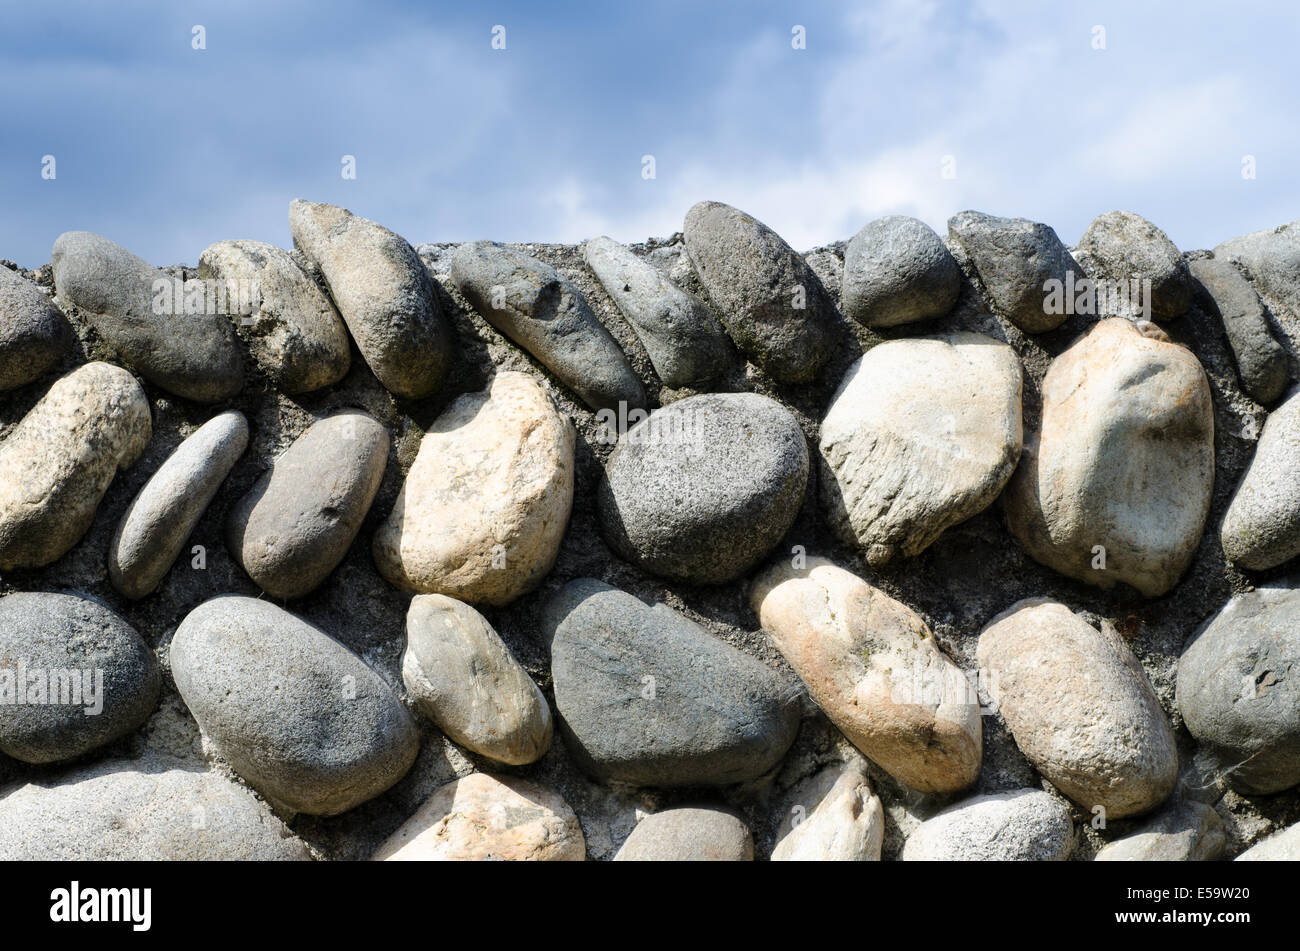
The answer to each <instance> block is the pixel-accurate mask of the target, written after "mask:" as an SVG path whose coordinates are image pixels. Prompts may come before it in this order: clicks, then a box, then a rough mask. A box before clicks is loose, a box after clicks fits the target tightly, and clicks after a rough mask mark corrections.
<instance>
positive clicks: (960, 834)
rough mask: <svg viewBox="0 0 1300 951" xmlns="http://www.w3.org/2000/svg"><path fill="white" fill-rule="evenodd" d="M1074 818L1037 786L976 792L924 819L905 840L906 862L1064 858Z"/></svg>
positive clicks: (1071, 839)
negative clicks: (970, 796)
mask: <svg viewBox="0 0 1300 951" xmlns="http://www.w3.org/2000/svg"><path fill="white" fill-rule="evenodd" d="M1073 851H1074V823H1073V822H1072V821H1071V819H1070V810H1069V809H1067V808H1066V806H1065V804H1064V803H1062V802H1061V801H1060V800H1058V799H1055V798H1053V797H1052V796H1051V795H1050V794H1048V793H1045V792H1042V791H1041V790H1037V789H1018V790H1015V791H1013V792H1002V793H992V794H990V795H987V796H975V797H973V798H971V799H966V800H964V801H962V802H959V803H957V804H956V805H955V806H951V807H949V808H948V809H945V810H944V811H943V812H941V813H939V814H938V815H937V816H935V817H934V818H932V819H927V820H926V821H925V822H922V823H921V824H920V825H919V826H917V827H916V829H915V830H914V831H913V832H912V834H911V835H909V836H908V837H907V841H906V842H905V843H903V854H902V858H903V861H905V862H918V861H919V862H1063V861H1065V860H1066V859H1068V858H1069V857H1070V853H1071V852H1073Z"/></svg>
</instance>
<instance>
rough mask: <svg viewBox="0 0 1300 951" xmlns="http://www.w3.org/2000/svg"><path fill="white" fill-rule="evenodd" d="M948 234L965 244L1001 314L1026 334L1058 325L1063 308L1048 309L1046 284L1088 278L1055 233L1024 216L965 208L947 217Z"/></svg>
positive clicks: (1050, 328) (967, 254) (986, 289)
mask: <svg viewBox="0 0 1300 951" xmlns="http://www.w3.org/2000/svg"><path fill="white" fill-rule="evenodd" d="M948 237H949V238H950V239H952V240H953V241H954V242H956V243H957V244H958V245H960V246H961V249H962V251H964V252H965V254H966V256H967V257H968V258H969V260H970V263H971V266H972V267H974V269H975V273H976V274H977V275H978V276H979V279H980V282H981V283H982V284H983V285H984V290H985V292H986V293H987V294H988V296H989V299H990V300H991V301H992V302H993V305H994V306H995V307H997V309H998V310H999V312H1000V313H1001V314H1002V316H1004V317H1006V318H1007V319H1008V320H1010V321H1011V322H1012V323H1013V324H1015V325H1016V326H1017V327H1019V328H1020V329H1021V330H1023V331H1024V332H1025V333H1042V332H1044V331H1047V330H1053V329H1055V328H1056V327H1059V326H1060V325H1061V323H1062V322H1063V321H1064V320H1065V317H1066V314H1065V312H1064V310H1062V311H1061V312H1060V313H1048V309H1047V307H1046V306H1045V305H1046V299H1047V298H1046V295H1047V293H1048V291H1047V289H1046V288H1045V287H1044V285H1045V284H1046V283H1047V282H1048V281H1060V282H1061V284H1062V285H1064V284H1065V282H1066V281H1067V280H1068V279H1069V278H1068V275H1069V274H1070V272H1073V273H1074V276H1075V278H1076V280H1077V279H1080V278H1082V277H1083V276H1084V272H1083V271H1082V269H1080V267H1079V265H1078V263H1077V262H1076V261H1075V260H1074V258H1073V257H1071V256H1070V252H1069V251H1068V250H1067V249H1066V247H1065V245H1063V244H1062V243H1061V239H1060V238H1058V237H1057V236H1056V232H1055V231H1053V230H1052V229H1051V228H1050V227H1048V226H1047V225H1045V224H1039V223H1038V222H1034V221H1029V220H1027V219H1025V218H997V217H994V216H993V215H986V214H983V213H982V212H978V211H963V212H960V213H959V214H956V215H953V216H952V217H951V218H949V219H948Z"/></svg>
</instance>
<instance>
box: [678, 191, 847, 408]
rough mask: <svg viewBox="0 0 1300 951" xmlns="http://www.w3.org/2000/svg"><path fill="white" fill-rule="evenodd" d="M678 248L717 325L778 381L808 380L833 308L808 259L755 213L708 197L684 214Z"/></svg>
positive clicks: (823, 348)
mask: <svg viewBox="0 0 1300 951" xmlns="http://www.w3.org/2000/svg"><path fill="white" fill-rule="evenodd" d="M683 232H684V236H685V239H686V253H687V254H688V255H690V259H691V264H692V265H693V266H694V268H695V272H696V273H697V274H698V275H699V277H700V283H701V284H702V285H703V286H704V290H705V291H706V292H707V293H708V295H709V298H710V299H711V300H712V302H713V304H714V305H715V306H716V307H717V308H718V312H719V316H721V318H722V324H723V326H724V327H726V329H727V333H728V334H729V335H730V336H731V339H732V340H734V341H735V342H736V345H737V346H738V347H740V349H741V350H742V351H744V353H745V355H746V356H748V357H749V358H750V359H751V360H753V362H754V363H756V364H757V365H758V366H760V367H762V368H763V370H765V371H766V372H767V373H768V374H769V375H770V376H771V377H772V378H773V379H775V380H777V381H778V382H781V383H809V382H811V381H812V380H814V379H816V377H817V374H818V373H820V372H821V369H822V367H823V366H825V365H826V362H827V360H829V359H830V356H831V352H832V350H834V348H835V346H836V343H837V338H838V336H839V333H840V329H839V314H838V313H837V312H836V310H835V304H834V302H833V301H832V300H831V297H830V295H829V294H828V293H827V292H826V288H825V287H823V286H822V282H821V280H820V279H819V278H818V277H817V275H816V274H815V273H814V272H813V270H812V268H811V267H809V266H808V263H807V262H806V261H805V260H804V259H803V258H802V257H800V256H799V255H798V254H796V253H795V251H794V250H793V249H792V248H791V247H790V245H788V244H786V243H785V242H784V241H783V240H781V236H780V235H778V234H777V233H776V232H775V231H773V230H772V229H771V228H769V227H768V226H767V225H765V224H763V223H762V222H761V221H759V220H757V219H756V218H752V217H750V216H749V215H747V214H745V213H744V212H743V211H740V210H739V209H737V208H732V207H731V206H730V205H724V204H722V203H721V202H716V201H702V202H700V203H698V204H696V205H694V206H692V207H691V210H690V211H688V212H687V213H686V224H685V225H684V227H683Z"/></svg>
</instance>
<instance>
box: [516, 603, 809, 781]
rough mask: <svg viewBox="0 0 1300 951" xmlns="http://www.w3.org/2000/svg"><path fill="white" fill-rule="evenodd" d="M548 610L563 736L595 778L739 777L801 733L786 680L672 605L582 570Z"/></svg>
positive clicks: (759, 768)
mask: <svg viewBox="0 0 1300 951" xmlns="http://www.w3.org/2000/svg"><path fill="white" fill-rule="evenodd" d="M541 620H542V628H543V632H544V636H546V637H547V638H548V639H549V641H550V648H551V676H552V680H553V682H554V686H555V706H556V709H557V710H558V711H559V715H560V727H561V733H562V735H563V736H564V740H565V746H566V747H567V749H568V752H569V754H570V755H571V756H572V757H573V758H574V759H575V760H576V761H577V762H578V764H579V765H580V766H581V767H582V768H583V769H585V770H587V771H588V772H589V773H590V774H591V775H593V776H595V777H597V778H598V779H602V780H606V781H609V780H612V781H617V782H623V783H629V784H631V785H637V786H711V785H724V784H728V783H737V782H743V781H746V780H751V779H754V778H756V777H758V776H761V775H762V774H763V773H765V772H767V771H768V770H769V769H771V768H772V767H773V766H775V765H776V764H777V762H778V761H779V760H780V759H781V757H782V756H783V755H784V754H785V751H786V750H787V749H789V747H790V744H791V743H792V742H793V741H794V737H795V733H796V731H797V730H798V708H797V706H796V705H795V703H794V700H795V697H794V696H793V695H792V693H791V692H790V690H789V685H788V683H786V682H785V681H784V680H783V679H782V678H781V677H780V676H778V675H777V674H776V673H775V672H774V671H772V670H770V669H769V668H768V667H767V666H766V665H764V664H762V663H761V662H759V661H757V660H755V659H754V658H752V657H749V656H747V655H745V654H742V653H741V652H740V651H738V650H736V649H735V648H733V647H731V646H730V645H728V644H726V643H724V642H722V641H719V640H715V639H714V638H712V637H710V636H709V635H708V634H707V633H706V632H705V631H703V630H702V629H701V628H700V627H699V626H698V625H697V624H695V623H694V622H692V621H691V620H690V619H688V618H685V617H683V616H682V615H680V614H678V613H676V612H675V611H673V610H672V609H671V608H668V607H666V606H664V605H656V606H655V607H650V606H649V605H647V604H645V603H644V602H642V601H640V600H639V599H637V598H635V597H633V596H632V595H630V594H627V593H626V592H623V591H620V590H618V589H617V588H614V587H611V586H610V585H607V584H604V583H603V582H600V581H596V580H594V579H591V578H582V579H578V580H576V581H571V582H569V583H568V584H567V585H565V586H564V587H563V588H561V589H560V590H559V592H557V593H556V595H555V596H554V597H553V598H552V599H551V600H550V601H549V602H547V604H546V605H545V607H544V608H543V611H542V619H541ZM646 678H649V679H648V680H647V679H646Z"/></svg>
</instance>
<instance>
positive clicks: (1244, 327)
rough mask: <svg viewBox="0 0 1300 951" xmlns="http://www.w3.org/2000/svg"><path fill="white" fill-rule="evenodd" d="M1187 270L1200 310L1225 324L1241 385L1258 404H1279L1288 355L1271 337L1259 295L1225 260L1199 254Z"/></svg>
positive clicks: (1285, 382) (1284, 381)
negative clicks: (1276, 402) (1192, 280)
mask: <svg viewBox="0 0 1300 951" xmlns="http://www.w3.org/2000/svg"><path fill="white" fill-rule="evenodd" d="M1188 268H1189V269H1190V271H1191V275H1192V277H1193V278H1194V279H1195V280H1194V282H1193V287H1194V289H1195V290H1196V292H1197V294H1198V296H1199V298H1200V302H1201V307H1202V309H1204V310H1205V311H1206V312H1207V313H1209V314H1210V315H1211V316H1213V317H1218V318H1219V320H1220V321H1222V323H1223V332H1224V334H1225V335H1226V336H1227V338H1228V346H1229V347H1231V348H1232V357H1233V359H1234V360H1235V361H1236V363H1237V376H1238V377H1239V378H1240V380H1241V388H1242V389H1243V390H1245V391H1246V394H1247V395H1248V396H1249V397H1250V398H1251V399H1252V400H1254V401H1255V402H1257V403H1261V404H1264V405H1268V404H1270V403H1273V402H1275V401H1276V400H1277V399H1278V397H1280V396H1281V395H1282V392H1283V390H1285V389H1286V385H1287V377H1288V366H1287V356H1286V350H1284V349H1283V348H1282V345H1281V344H1280V343H1278V342H1277V339H1276V338H1275V337H1274V336H1273V330H1272V328H1271V327H1270V326H1269V322H1268V317H1267V316H1266V315H1265V313H1264V305H1263V304H1262V303H1261V302H1260V299H1259V295H1258V294H1256V293H1255V289H1254V288H1253V287H1251V286H1250V282H1249V281H1247V280H1246V279H1245V278H1244V277H1242V276H1241V272H1240V271H1238V270H1237V268H1236V267H1234V266H1233V265H1232V264H1231V263H1229V262H1228V261H1226V260H1220V259H1218V258H1198V259H1197V260H1195V261H1189V262H1188Z"/></svg>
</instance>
